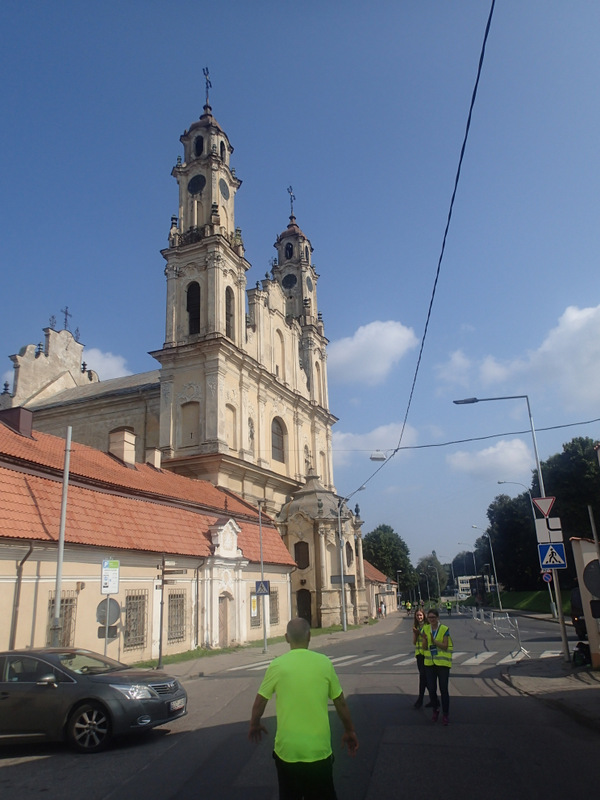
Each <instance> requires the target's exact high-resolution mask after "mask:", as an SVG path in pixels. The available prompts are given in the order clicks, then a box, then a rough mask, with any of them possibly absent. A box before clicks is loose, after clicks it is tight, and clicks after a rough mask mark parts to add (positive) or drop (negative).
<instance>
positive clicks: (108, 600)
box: [104, 594, 110, 655]
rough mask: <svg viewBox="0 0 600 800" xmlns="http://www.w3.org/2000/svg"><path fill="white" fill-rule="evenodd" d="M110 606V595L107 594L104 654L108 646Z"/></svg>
mask: <svg viewBox="0 0 600 800" xmlns="http://www.w3.org/2000/svg"><path fill="white" fill-rule="evenodd" d="M109 606H110V595H109V594H107V595H106V622H105V623H104V655H106V650H107V648H108V609H109Z"/></svg>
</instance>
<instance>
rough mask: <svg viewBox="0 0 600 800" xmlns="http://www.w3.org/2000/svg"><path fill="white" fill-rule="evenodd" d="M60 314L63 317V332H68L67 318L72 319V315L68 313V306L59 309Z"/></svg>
mask: <svg viewBox="0 0 600 800" xmlns="http://www.w3.org/2000/svg"><path fill="white" fill-rule="evenodd" d="M60 313H61V314H64V315H65V330H66V331H68V330H69V317H72V316H73V314H71V312H70V311H69V306H65V307H64V308H61V310H60Z"/></svg>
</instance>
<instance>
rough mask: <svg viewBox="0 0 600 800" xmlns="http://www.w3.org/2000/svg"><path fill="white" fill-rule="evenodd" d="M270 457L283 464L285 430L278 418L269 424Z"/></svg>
mask: <svg viewBox="0 0 600 800" xmlns="http://www.w3.org/2000/svg"><path fill="white" fill-rule="evenodd" d="M271 456H272V458H273V460H274V461H281V463H282V464H285V428H284V427H283V423H282V422H281V420H280V419H279V418H278V417H275V419H274V420H273V422H272V423H271Z"/></svg>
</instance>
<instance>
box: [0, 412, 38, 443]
mask: <svg viewBox="0 0 600 800" xmlns="http://www.w3.org/2000/svg"><path fill="white" fill-rule="evenodd" d="M0 422H3V423H4V424H5V425H6V426H7V427H8V428H10V429H11V430H13V431H15V432H16V433H20V434H21V436H27V437H28V438H29V439H31V430H32V428H33V411H30V410H29V409H28V408H22V407H21V406H17V407H16V408H5V409H3V410H2V411H0Z"/></svg>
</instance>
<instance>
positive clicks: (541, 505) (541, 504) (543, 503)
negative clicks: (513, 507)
mask: <svg viewBox="0 0 600 800" xmlns="http://www.w3.org/2000/svg"><path fill="white" fill-rule="evenodd" d="M531 499H532V500H533V502H534V505H535V507H536V508H538V509H539V510H540V511H541V512H542V514H543V515H544V516H545V517H547V516H548V514H549V513H550V510H551V509H552V506H553V505H554V501H555V500H556V497H532V498H531Z"/></svg>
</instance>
